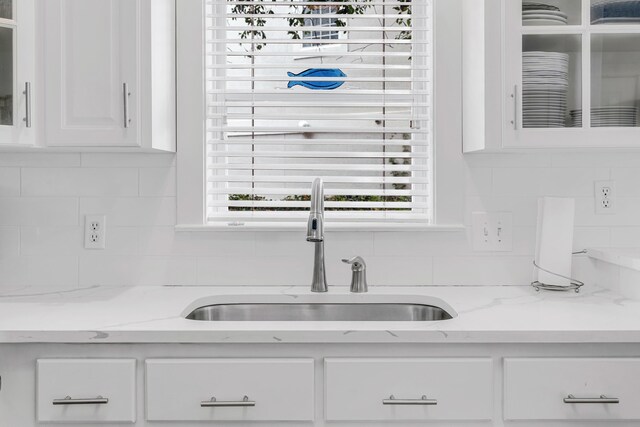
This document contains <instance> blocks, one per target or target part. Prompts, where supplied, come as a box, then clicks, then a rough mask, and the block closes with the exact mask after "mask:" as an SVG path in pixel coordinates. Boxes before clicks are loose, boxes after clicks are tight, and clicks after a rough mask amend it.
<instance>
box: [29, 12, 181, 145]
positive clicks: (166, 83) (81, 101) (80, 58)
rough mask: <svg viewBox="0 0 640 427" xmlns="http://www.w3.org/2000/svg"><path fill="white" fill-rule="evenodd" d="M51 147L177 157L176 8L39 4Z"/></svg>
mask: <svg viewBox="0 0 640 427" xmlns="http://www.w3.org/2000/svg"><path fill="white" fill-rule="evenodd" d="M39 7H40V8H41V10H40V11H39V22H40V25H39V26H40V28H41V31H42V36H41V46H40V52H41V53H42V57H43V64H42V67H40V70H41V75H40V80H41V82H42V85H43V87H44V88H45V94H44V100H43V102H42V106H41V110H42V114H43V116H44V126H43V127H42V129H41V133H40V138H41V140H42V142H43V145H46V146H48V147H99V148H121V149H122V148H140V149H142V150H160V151H174V150H175V63H174V62H175V61H174V50H175V23H174V22H175V4H174V3H173V2H172V1H170V0H108V1H105V0H47V1H46V2H41V3H40V4H39Z"/></svg>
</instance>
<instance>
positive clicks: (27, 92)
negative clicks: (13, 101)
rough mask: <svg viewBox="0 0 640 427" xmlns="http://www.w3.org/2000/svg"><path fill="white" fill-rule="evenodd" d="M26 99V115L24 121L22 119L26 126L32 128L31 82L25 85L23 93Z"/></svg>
mask: <svg viewBox="0 0 640 427" xmlns="http://www.w3.org/2000/svg"><path fill="white" fill-rule="evenodd" d="M22 93H23V94H24V97H25V104H24V105H25V115H24V119H22V120H23V121H24V123H25V125H26V126H27V127H28V128H30V127H31V82H25V83H24V92H22Z"/></svg>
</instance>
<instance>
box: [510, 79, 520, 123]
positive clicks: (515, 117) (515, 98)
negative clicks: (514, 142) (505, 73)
mask: <svg viewBox="0 0 640 427" xmlns="http://www.w3.org/2000/svg"><path fill="white" fill-rule="evenodd" d="M511 99H512V100H513V120H511V124H512V125H513V130H518V85H515V86H514V87H513V93H512V94H511Z"/></svg>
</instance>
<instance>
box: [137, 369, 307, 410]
mask: <svg viewBox="0 0 640 427" xmlns="http://www.w3.org/2000/svg"><path fill="white" fill-rule="evenodd" d="M313 364H314V362H313V359H197V360H194V359H176V360H171V359H158V360H147V361H146V378H147V386H146V401H147V419H148V420H150V421H313V419H314V381H313V379H314V367H313Z"/></svg>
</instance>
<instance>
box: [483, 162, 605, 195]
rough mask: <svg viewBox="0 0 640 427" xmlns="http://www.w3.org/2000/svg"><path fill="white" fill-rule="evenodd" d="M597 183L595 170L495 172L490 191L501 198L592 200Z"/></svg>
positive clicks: (518, 170)
mask: <svg viewBox="0 0 640 427" xmlns="http://www.w3.org/2000/svg"><path fill="white" fill-rule="evenodd" d="M597 179H598V171H597V169H595V168H572V169H568V168H566V169H545V170H544V171H541V170H540V169H536V168H520V169H495V170H494V172H493V191H494V194H496V195H500V196H526V195H528V196H556V197H580V196H582V197H586V196H593V183H594V181H596V180H597Z"/></svg>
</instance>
